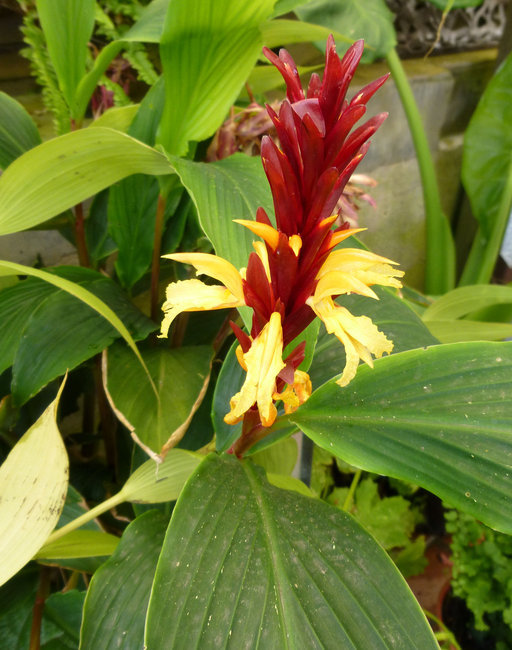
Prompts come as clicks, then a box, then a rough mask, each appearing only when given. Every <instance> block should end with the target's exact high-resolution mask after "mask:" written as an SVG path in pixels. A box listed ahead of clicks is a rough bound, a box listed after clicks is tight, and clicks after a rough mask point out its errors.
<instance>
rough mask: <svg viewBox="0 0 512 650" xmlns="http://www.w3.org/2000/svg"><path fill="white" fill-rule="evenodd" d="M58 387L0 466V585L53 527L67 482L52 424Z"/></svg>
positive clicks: (65, 460)
mask: <svg viewBox="0 0 512 650" xmlns="http://www.w3.org/2000/svg"><path fill="white" fill-rule="evenodd" d="M63 386H64V384H62V386H61V388H60V391H59V393H58V395H57V397H56V398H55V400H54V401H53V402H52V403H51V404H50V405H49V406H48V408H47V409H46V410H45V411H44V413H43V414H42V415H41V417H40V418H39V419H38V420H37V422H36V423H35V424H33V425H32V426H31V427H30V429H29V430H28V431H27V432H26V433H25V435H24V436H23V437H22V438H21V439H20V440H19V441H18V442H17V443H16V445H15V446H14V448H13V449H12V451H11V452H10V454H9V455H8V457H7V459H6V460H5V462H4V463H3V465H2V466H1V467H0V585H2V584H4V583H5V582H7V580H9V578H11V577H12V576H13V575H14V574H15V573H17V572H18V571H19V570H20V569H21V568H22V567H23V566H24V565H25V564H26V563H27V562H28V561H29V560H30V559H31V558H32V557H33V556H34V554H35V553H37V551H38V550H39V549H40V548H41V546H42V545H43V544H44V542H45V540H46V539H47V537H48V535H49V534H50V533H51V531H52V530H53V529H54V528H55V525H56V524H57V522H58V520H59V516H60V513H61V510H62V507H63V506H64V501H65V499H66V493H67V488H68V473H69V469H68V458H67V454H66V449H65V447H64V443H63V442H62V438H61V435H60V433H59V430H58V428H57V423H56V414H57V406H58V403H59V398H60V394H61V392H62V387H63Z"/></svg>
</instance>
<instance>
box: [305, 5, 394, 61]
mask: <svg viewBox="0 0 512 650" xmlns="http://www.w3.org/2000/svg"><path fill="white" fill-rule="evenodd" d="M295 13H296V14H297V15H298V16H299V18H300V19H301V20H305V21H307V22H309V23H316V24H318V25H325V27H329V28H330V29H336V30H337V31H338V32H341V33H342V34H345V36H346V37H348V38H349V39H351V41H357V40H358V39H360V38H364V42H365V45H366V48H365V52H364V55H363V61H365V62H366V63H369V62H371V61H374V60H375V59H379V58H382V57H384V56H386V54H387V53H388V52H389V51H390V50H391V49H392V48H393V47H395V45H396V36H395V28H394V26H393V14H392V13H391V11H390V10H389V9H388V7H387V5H386V3H385V1H384V0H365V1H364V2H361V1H360V0H344V2H339V1H338V0H313V1H312V2H308V3H307V4H305V5H301V6H300V7H297V8H296V9H295ZM322 49H325V44H323V47H322ZM345 49H346V48H344V47H343V46H342V44H341V43H338V50H339V51H340V52H343V51H344V50H345Z"/></svg>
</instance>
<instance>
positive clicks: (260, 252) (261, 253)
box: [252, 241, 271, 282]
mask: <svg viewBox="0 0 512 650" xmlns="http://www.w3.org/2000/svg"><path fill="white" fill-rule="evenodd" d="M252 245H253V247H254V250H255V251H256V255H257V256H258V257H259V258H260V260H261V262H262V264H263V266H264V268H265V274H266V276H267V280H268V281H269V282H271V279H270V266H269V263H268V253H267V247H266V246H265V244H264V243H263V242H262V241H253V242H252Z"/></svg>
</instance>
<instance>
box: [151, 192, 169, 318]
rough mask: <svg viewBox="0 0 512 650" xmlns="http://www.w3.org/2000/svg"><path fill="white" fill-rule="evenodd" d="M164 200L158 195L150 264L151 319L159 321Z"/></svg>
mask: <svg viewBox="0 0 512 650" xmlns="http://www.w3.org/2000/svg"><path fill="white" fill-rule="evenodd" d="M165 203H166V199H165V197H164V196H163V195H162V194H159V195H158V203H157V206H156V216H155V238H154V243H153V261H152V263H151V319H152V320H154V321H155V322H158V321H159V313H158V307H159V305H158V280H159V277H160V248H161V246H162V234H163V229H164V212H165Z"/></svg>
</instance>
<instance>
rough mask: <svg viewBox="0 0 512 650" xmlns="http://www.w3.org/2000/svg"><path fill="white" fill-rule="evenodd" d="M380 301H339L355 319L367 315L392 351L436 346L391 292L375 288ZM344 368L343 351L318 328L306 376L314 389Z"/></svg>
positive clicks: (355, 298) (353, 297)
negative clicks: (391, 347)
mask: <svg viewBox="0 0 512 650" xmlns="http://www.w3.org/2000/svg"><path fill="white" fill-rule="evenodd" d="M374 290H375V293H376V294H377V295H378V296H379V300H373V299H371V298H366V297H363V296H357V295H354V294H353V295H351V296H343V297H342V298H339V299H338V301H337V302H338V303H339V304H340V305H343V306H344V307H346V308H347V309H348V310H349V311H350V312H351V313H352V314H354V316H368V317H369V318H371V319H372V321H373V322H374V323H375V325H377V326H378V328H379V329H380V330H381V331H382V332H384V334H386V336H387V337H388V338H389V339H390V340H391V341H393V344H394V347H393V352H395V353H396V352H403V351H404V350H411V349H413V348H418V347H424V346H427V345H435V344H436V343H437V340H436V339H435V338H434V337H433V335H432V334H431V333H430V332H429V330H428V329H427V327H426V326H425V325H424V324H423V323H422V322H421V319H420V318H419V317H418V316H417V315H416V314H415V313H414V311H413V310H412V309H411V307H409V305H408V304H407V303H406V302H405V301H404V300H402V299H400V298H399V297H398V296H397V295H396V294H395V293H394V292H393V291H391V290H389V289H386V288H384V287H374ZM344 366H345V348H344V347H343V345H342V344H341V343H340V341H338V339H337V338H336V337H335V336H334V335H333V334H328V333H327V331H326V330H325V328H324V327H322V328H321V331H320V335H319V337H318V340H317V345H316V349H315V356H314V358H313V363H312V364H311V368H310V371H309V374H310V376H311V381H312V382H313V388H318V386H320V385H321V384H323V383H324V382H325V381H328V380H329V379H331V378H332V377H334V375H336V374H338V373H340V372H341V371H342V370H343V368H344Z"/></svg>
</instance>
